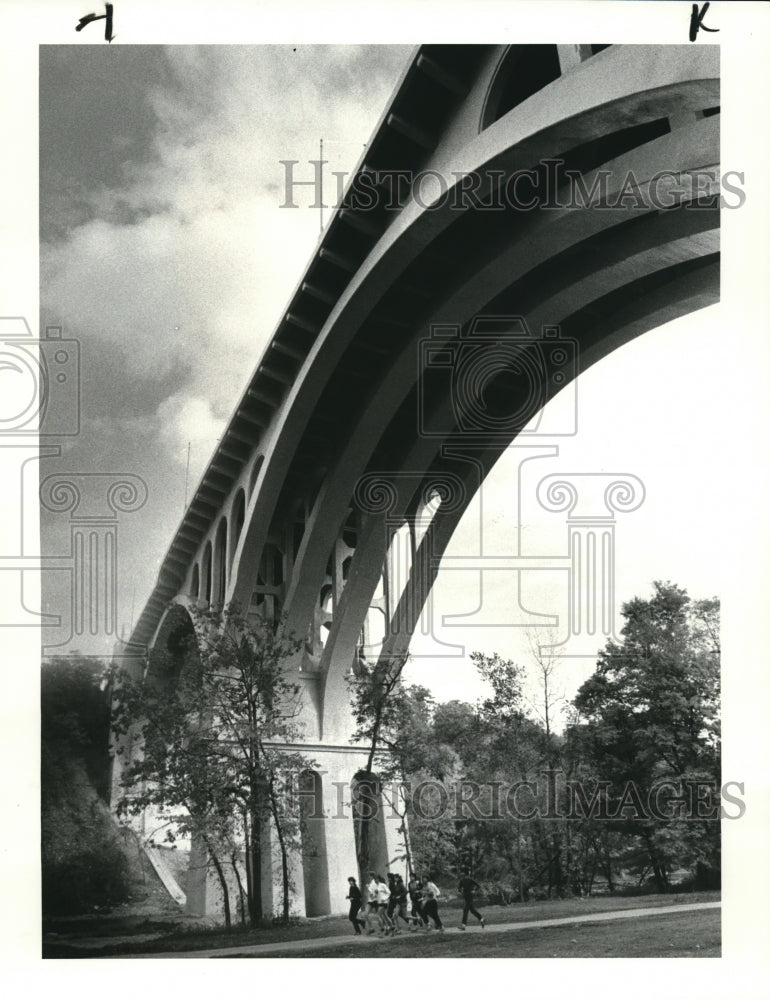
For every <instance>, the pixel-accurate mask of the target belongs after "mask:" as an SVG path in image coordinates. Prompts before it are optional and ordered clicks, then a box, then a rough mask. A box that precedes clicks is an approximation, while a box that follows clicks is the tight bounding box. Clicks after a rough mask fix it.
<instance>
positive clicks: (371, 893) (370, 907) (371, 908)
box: [364, 872, 379, 934]
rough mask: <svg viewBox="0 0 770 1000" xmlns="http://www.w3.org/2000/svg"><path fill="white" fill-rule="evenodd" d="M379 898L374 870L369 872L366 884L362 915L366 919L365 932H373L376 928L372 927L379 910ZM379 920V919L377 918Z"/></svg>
mask: <svg viewBox="0 0 770 1000" xmlns="http://www.w3.org/2000/svg"><path fill="white" fill-rule="evenodd" d="M378 898H379V883H378V881H377V876H376V875H375V874H374V872H369V882H368V884H367V886H366V913H365V914H364V917H365V919H366V933H367V934H374V933H375V932H376V928H375V927H373V926H372V925H373V923H374V920H375V918H378V916H379V911H378V907H377V901H378ZM378 922H379V919H378Z"/></svg>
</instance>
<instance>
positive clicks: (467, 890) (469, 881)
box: [457, 870, 486, 931]
mask: <svg viewBox="0 0 770 1000" xmlns="http://www.w3.org/2000/svg"><path fill="white" fill-rule="evenodd" d="M457 891H458V892H461V893H462V897H463V904H464V905H463V919H462V923H461V924H460V930H462V931H464V930H465V924H466V922H467V920H468V914H469V913H472V914H473V916H474V917H475V918H476V919H477V920H478V922H479V923H480V924H481V926H482V927H485V926H486V924H485V923H484V918H483V917H482V915H481V914H480V913H479V911H478V910H477V909H476V907H475V906H474V905H473V893H474V891H481V886H480V885H479V883H478V882H477V881H476V880H475V879H473V878H471V873H470V872H469V871H467V870H466V872H465V874H464V875H463V877H462V878H461V879H460V884H459V885H458V887H457Z"/></svg>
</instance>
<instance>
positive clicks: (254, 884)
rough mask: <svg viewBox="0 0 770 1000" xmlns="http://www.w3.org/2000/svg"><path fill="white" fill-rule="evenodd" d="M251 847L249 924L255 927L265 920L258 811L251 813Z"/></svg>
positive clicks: (249, 851) (253, 810) (252, 810)
mask: <svg viewBox="0 0 770 1000" xmlns="http://www.w3.org/2000/svg"><path fill="white" fill-rule="evenodd" d="M249 833H250V836H249V846H248V857H249V862H250V863H249V865H248V872H247V874H248V876H249V884H248V886H247V888H248V902H249V923H250V924H251V925H252V927H255V926H256V925H257V924H258V923H259V922H260V921H261V920H262V918H263V915H264V914H263V910H262V838H261V836H260V835H261V826H260V816H259V813H258V812H257V810H256V809H251V810H250V813H249Z"/></svg>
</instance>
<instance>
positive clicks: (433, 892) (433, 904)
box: [422, 875, 444, 934]
mask: <svg viewBox="0 0 770 1000" xmlns="http://www.w3.org/2000/svg"><path fill="white" fill-rule="evenodd" d="M422 882H423V893H424V895H423V904H422V912H423V915H424V916H425V918H426V919H430V920H432V921H433V923H434V924H435V926H436V930H437V931H441V933H442V934H443V932H444V925H443V924H442V923H441V917H440V916H439V915H438V897H439V896H440V895H441V891H440V889H439V887H438V886H437V885H436V884H435V882H432V881H431V879H430V877H429V876H427V875H426V876H425V877H424V878H423V880H422ZM430 929H431V927H430V924H428V930H430Z"/></svg>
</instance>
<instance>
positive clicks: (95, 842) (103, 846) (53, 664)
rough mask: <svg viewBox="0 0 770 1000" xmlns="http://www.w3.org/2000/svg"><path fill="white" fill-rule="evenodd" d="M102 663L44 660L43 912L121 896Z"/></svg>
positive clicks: (122, 853)
mask: <svg viewBox="0 0 770 1000" xmlns="http://www.w3.org/2000/svg"><path fill="white" fill-rule="evenodd" d="M104 678H105V665H104V664H103V663H101V662H100V661H96V660H93V659H91V658H90V657H85V656H80V655H79V654H77V653H75V654H73V655H72V656H67V657H65V656H57V657H52V658H51V659H47V660H44V661H43V664H42V670H41V684H40V688H41V690H40V695H41V697H40V709H41V712H40V715H41V733H40V735H41V746H40V765H41V766H40V797H41V862H42V866H41V867H42V896H43V911H44V913H46V914H53V913H58V914H77V913H93V911H94V908H95V907H101V906H112V905H115V904H117V903H122V902H124V901H125V900H126V899H127V898H128V897H129V894H130V892H131V889H132V876H133V874H134V872H133V870H132V865H131V863H130V859H129V855H128V853H127V851H126V850H125V844H124V842H123V839H122V837H121V836H120V832H119V830H118V828H117V826H116V824H115V822H114V819H113V817H112V816H111V814H110V811H109V808H108V805H107V799H108V787H109V782H108V775H109V752H108V746H109V731H110V713H109V706H108V704H107V698H106V695H105V692H104V690H103V684H104Z"/></svg>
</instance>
